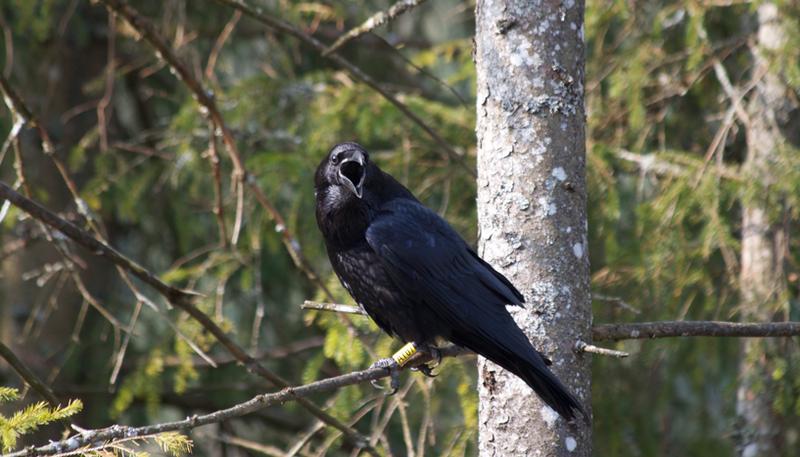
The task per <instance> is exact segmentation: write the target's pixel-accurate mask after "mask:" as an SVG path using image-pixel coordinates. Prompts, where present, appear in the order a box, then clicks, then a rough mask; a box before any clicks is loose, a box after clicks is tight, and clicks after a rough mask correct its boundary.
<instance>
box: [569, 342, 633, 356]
mask: <svg viewBox="0 0 800 457" xmlns="http://www.w3.org/2000/svg"><path fill="white" fill-rule="evenodd" d="M575 352H579V353H580V352H589V353H591V354H599V355H607V356H611V357H617V358H620V359H622V358H625V357H628V356H629V355H630V354H629V353H627V352H624V351H617V350H614V349H606V348H601V347H597V346H595V345H593V344H588V343H586V342H584V341H581V340H578V341H576V342H575Z"/></svg>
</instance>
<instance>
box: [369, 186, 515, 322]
mask: <svg viewBox="0 0 800 457" xmlns="http://www.w3.org/2000/svg"><path fill="white" fill-rule="evenodd" d="M366 237H367V242H368V243H369V245H370V247H372V249H373V250H375V252H376V253H377V254H378V255H379V257H380V259H381V262H382V263H383V265H384V267H385V268H386V269H387V271H388V272H389V274H390V275H391V276H392V278H393V279H394V280H395V281H397V282H398V283H399V284H402V286H403V287H404V289H406V291H407V292H410V293H412V294H416V295H417V296H421V297H429V299H430V300H429V301H431V302H432V303H430V305H433V306H435V307H436V308H438V309H435V310H433V311H434V312H436V313H437V314H440V315H441V316H442V317H443V318H445V319H448V320H450V319H451V318H455V317H457V316H458V315H461V314H463V313H469V312H470V311H477V310H475V309H472V310H471V309H470V308H471V307H483V308H486V307H488V308H492V307H495V308H497V307H499V308H500V309H502V310H503V311H505V309H504V306H505V305H521V304H522V303H523V301H524V299H523V297H522V294H520V293H519V291H518V290H517V289H516V288H515V287H514V286H513V285H512V284H511V283H510V282H509V281H508V280H507V279H506V278H505V277H504V276H503V275H501V274H500V273H498V272H497V271H495V270H494V269H493V268H492V267H491V266H490V265H489V264H488V263H486V262H484V261H483V260H481V258H480V257H478V256H477V254H475V252H474V251H472V249H470V248H469V246H468V245H467V243H466V242H464V240H463V239H462V238H461V236H459V235H458V233H456V231H455V230H453V228H452V227H450V225H449V224H448V223H447V222H445V220H444V219H442V218H441V217H439V216H438V215H437V214H436V213H434V212H433V211H431V210H430V209H428V208H426V207H424V206H423V205H422V204H420V203H418V202H416V201H413V200H406V199H395V200H392V201H390V202H389V203H386V204H384V205H383V206H382V207H381V209H380V211H379V213H378V215H377V217H376V218H375V219H374V220H373V221H372V222H371V223H370V226H369V228H368V229H367V234H366ZM409 289H410V290H409ZM434 302H435V303H434Z"/></svg>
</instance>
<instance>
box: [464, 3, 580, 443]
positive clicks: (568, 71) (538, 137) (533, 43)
mask: <svg viewBox="0 0 800 457" xmlns="http://www.w3.org/2000/svg"><path fill="white" fill-rule="evenodd" d="M583 12H584V6H583V2H581V1H571V0H570V1H564V2H542V1H532V2H530V1H489V0H487V1H478V4H477V9H476V33H475V45H476V50H475V51H476V53H475V59H476V67H477V75H478V88H477V136H478V175H479V176H478V220H479V224H480V233H481V235H480V251H481V254H482V255H483V257H484V258H485V259H486V260H487V261H489V262H490V263H491V264H492V265H493V266H495V268H497V269H498V270H499V271H501V272H502V273H503V274H505V275H506V276H507V277H508V278H509V279H510V280H511V281H512V282H513V283H514V284H515V285H516V286H517V287H518V288H519V289H520V291H521V292H522V293H523V294H524V295H525V298H526V301H527V303H528V304H527V305H526V307H525V308H524V309H523V308H515V309H510V311H511V312H512V314H513V315H514V318H515V319H516V321H517V323H518V324H519V325H520V326H521V327H522V328H523V330H525V332H526V334H527V335H528V337H529V338H530V339H531V341H532V342H533V344H534V346H535V347H536V348H537V349H538V350H539V351H540V352H542V353H543V354H544V355H546V356H547V357H549V358H550V359H552V360H553V366H552V368H553V371H554V372H555V373H556V375H557V376H559V378H560V379H561V380H562V381H564V382H565V383H566V384H567V385H568V386H569V387H570V389H571V390H572V391H573V393H575V394H576V395H577V396H578V397H579V398H580V399H581V400H582V401H583V403H584V406H585V407H586V408H587V410H588V409H590V395H591V390H590V388H591V384H590V382H591V380H590V364H589V356H582V355H578V354H576V353H575V352H574V351H573V350H572V347H573V345H574V343H575V341H576V340H579V339H580V340H583V341H590V340H591V308H590V301H589V260H588V256H587V237H586V230H587V225H586V184H585V165H586V160H585V134H584V126H585V115H584V105H583V81H584V43H583ZM478 371H479V376H480V379H479V383H478V384H479V395H480V406H479V438H478V445H479V450H480V455H482V456H490V455H497V456H529V455H547V456H589V455H591V435H590V428H589V427H588V426H587V425H586V424H584V423H577V424H567V423H565V422H564V420H563V419H561V418H559V417H558V416H557V415H556V413H555V412H553V411H552V410H551V409H550V408H548V407H546V406H544V404H543V403H542V402H541V401H540V400H539V398H538V397H537V396H536V394H534V393H533V391H532V390H531V389H530V388H529V387H528V386H527V385H526V384H525V383H524V382H523V381H522V380H520V379H519V378H517V377H516V376H514V375H512V374H510V373H508V372H506V371H504V370H502V369H501V368H499V367H498V366H497V365H495V364H493V363H491V362H489V361H486V360H484V359H480V360H479V362H478Z"/></svg>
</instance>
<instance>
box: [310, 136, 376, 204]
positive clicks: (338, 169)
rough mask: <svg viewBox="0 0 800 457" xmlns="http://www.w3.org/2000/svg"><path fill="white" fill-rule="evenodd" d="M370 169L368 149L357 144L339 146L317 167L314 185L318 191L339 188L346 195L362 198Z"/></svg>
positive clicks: (340, 193)
mask: <svg viewBox="0 0 800 457" xmlns="http://www.w3.org/2000/svg"><path fill="white" fill-rule="evenodd" d="M369 167H370V163H369V154H368V153H367V151H366V149H364V148H363V147H361V146H360V145H358V144H356V143H341V144H337V145H336V146H334V147H333V149H331V151H330V152H329V153H328V155H327V156H325V158H324V159H322V162H321V163H320V164H319V167H317V174H316V176H315V177H314V185H315V187H316V189H317V191H319V190H321V189H323V188H326V187H337V188H339V189H340V190H344V191H345V192H344V193H345V194H352V195H355V196H356V197H357V198H361V197H362V195H363V191H364V183H365V181H366V179H367V172H368V170H369ZM339 195H342V192H339Z"/></svg>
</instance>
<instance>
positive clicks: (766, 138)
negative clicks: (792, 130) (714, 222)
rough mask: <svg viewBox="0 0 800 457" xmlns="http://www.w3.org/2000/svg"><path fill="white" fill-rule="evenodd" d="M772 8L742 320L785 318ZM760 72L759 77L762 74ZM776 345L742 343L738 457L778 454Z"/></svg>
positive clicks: (759, 58) (762, 61)
mask: <svg viewBox="0 0 800 457" xmlns="http://www.w3.org/2000/svg"><path fill="white" fill-rule="evenodd" d="M780 22H781V20H780V16H779V12H778V8H777V6H776V5H775V4H772V3H764V4H762V5H760V6H759V7H758V24H759V28H758V46H757V48H756V49H754V52H753V56H754V60H755V66H754V70H753V72H754V74H762V73H763V74H764V77H763V79H761V81H760V82H759V83H758V84H757V85H756V86H755V89H754V92H753V97H752V100H751V101H750V103H749V107H748V114H749V118H750V122H749V125H747V148H748V149H747V160H746V162H745V164H744V171H745V174H746V175H747V176H748V177H749V179H750V181H751V182H753V183H755V184H754V185H755V186H756V190H755V191H753V192H751V193H752V195H750V196H746V197H745V198H744V200H743V203H742V212H743V214H742V254H741V255H742V258H741V267H742V269H741V275H740V287H741V296H742V319H743V320H746V321H770V320H786V319H787V318H788V301H787V286H786V280H785V278H784V272H783V253H784V250H785V242H786V239H785V236H786V232H785V231H784V230H783V228H782V225H781V223H780V221H779V220H778V221H776V219H779V218H778V217H776V215H778V214H780V210H781V207H780V205H781V201H780V200H781V198H780V196H779V195H775V194H776V193H775V192H770V191H769V187H770V180H771V179H772V178H771V177H772V176H774V174H775V173H774V171H775V170H777V168H775V167H778V166H780V159H779V155H780V150H781V147H782V145H783V143H785V138H784V137H783V134H782V127H784V126H785V125H783V124H785V121H784V120H783V119H786V118H787V114H788V113H789V112H790V111H791V110H792V107H791V105H790V101H789V100H790V98H789V97H787V96H786V95H787V88H786V86H785V85H784V83H783V82H782V80H781V78H780V76H779V74H778V71H779V70H778V69H776V68H774V64H773V63H772V62H770V61H769V59H768V55H769V54H770V53H771V52H775V51H777V50H778V49H779V48H780V46H782V43H783V41H784V40H785V35H784V32H783V30H782V28H781V23H780ZM764 72H766V73H764ZM782 344H783V342H782V341H778V340H773V339H769V338H766V339H744V340H743V342H742V350H743V356H742V361H741V364H740V368H739V373H740V384H739V388H738V391H737V405H736V409H737V415H738V416H739V422H740V430H739V437H740V443H739V444H740V445H739V453H740V455H742V456H745V457H756V456H777V455H781V447H782V446H781V441H782V439H781V436H782V435H783V433H782V426H781V421H780V420H779V419H778V417H777V416H776V414H775V412H774V408H773V403H774V400H775V393H776V389H775V386H773V385H772V384H773V382H772V372H773V370H774V368H775V366H774V362H775V361H776V359H778V358H781V357H782V355H781V353H782V351H781V346H782Z"/></svg>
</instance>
